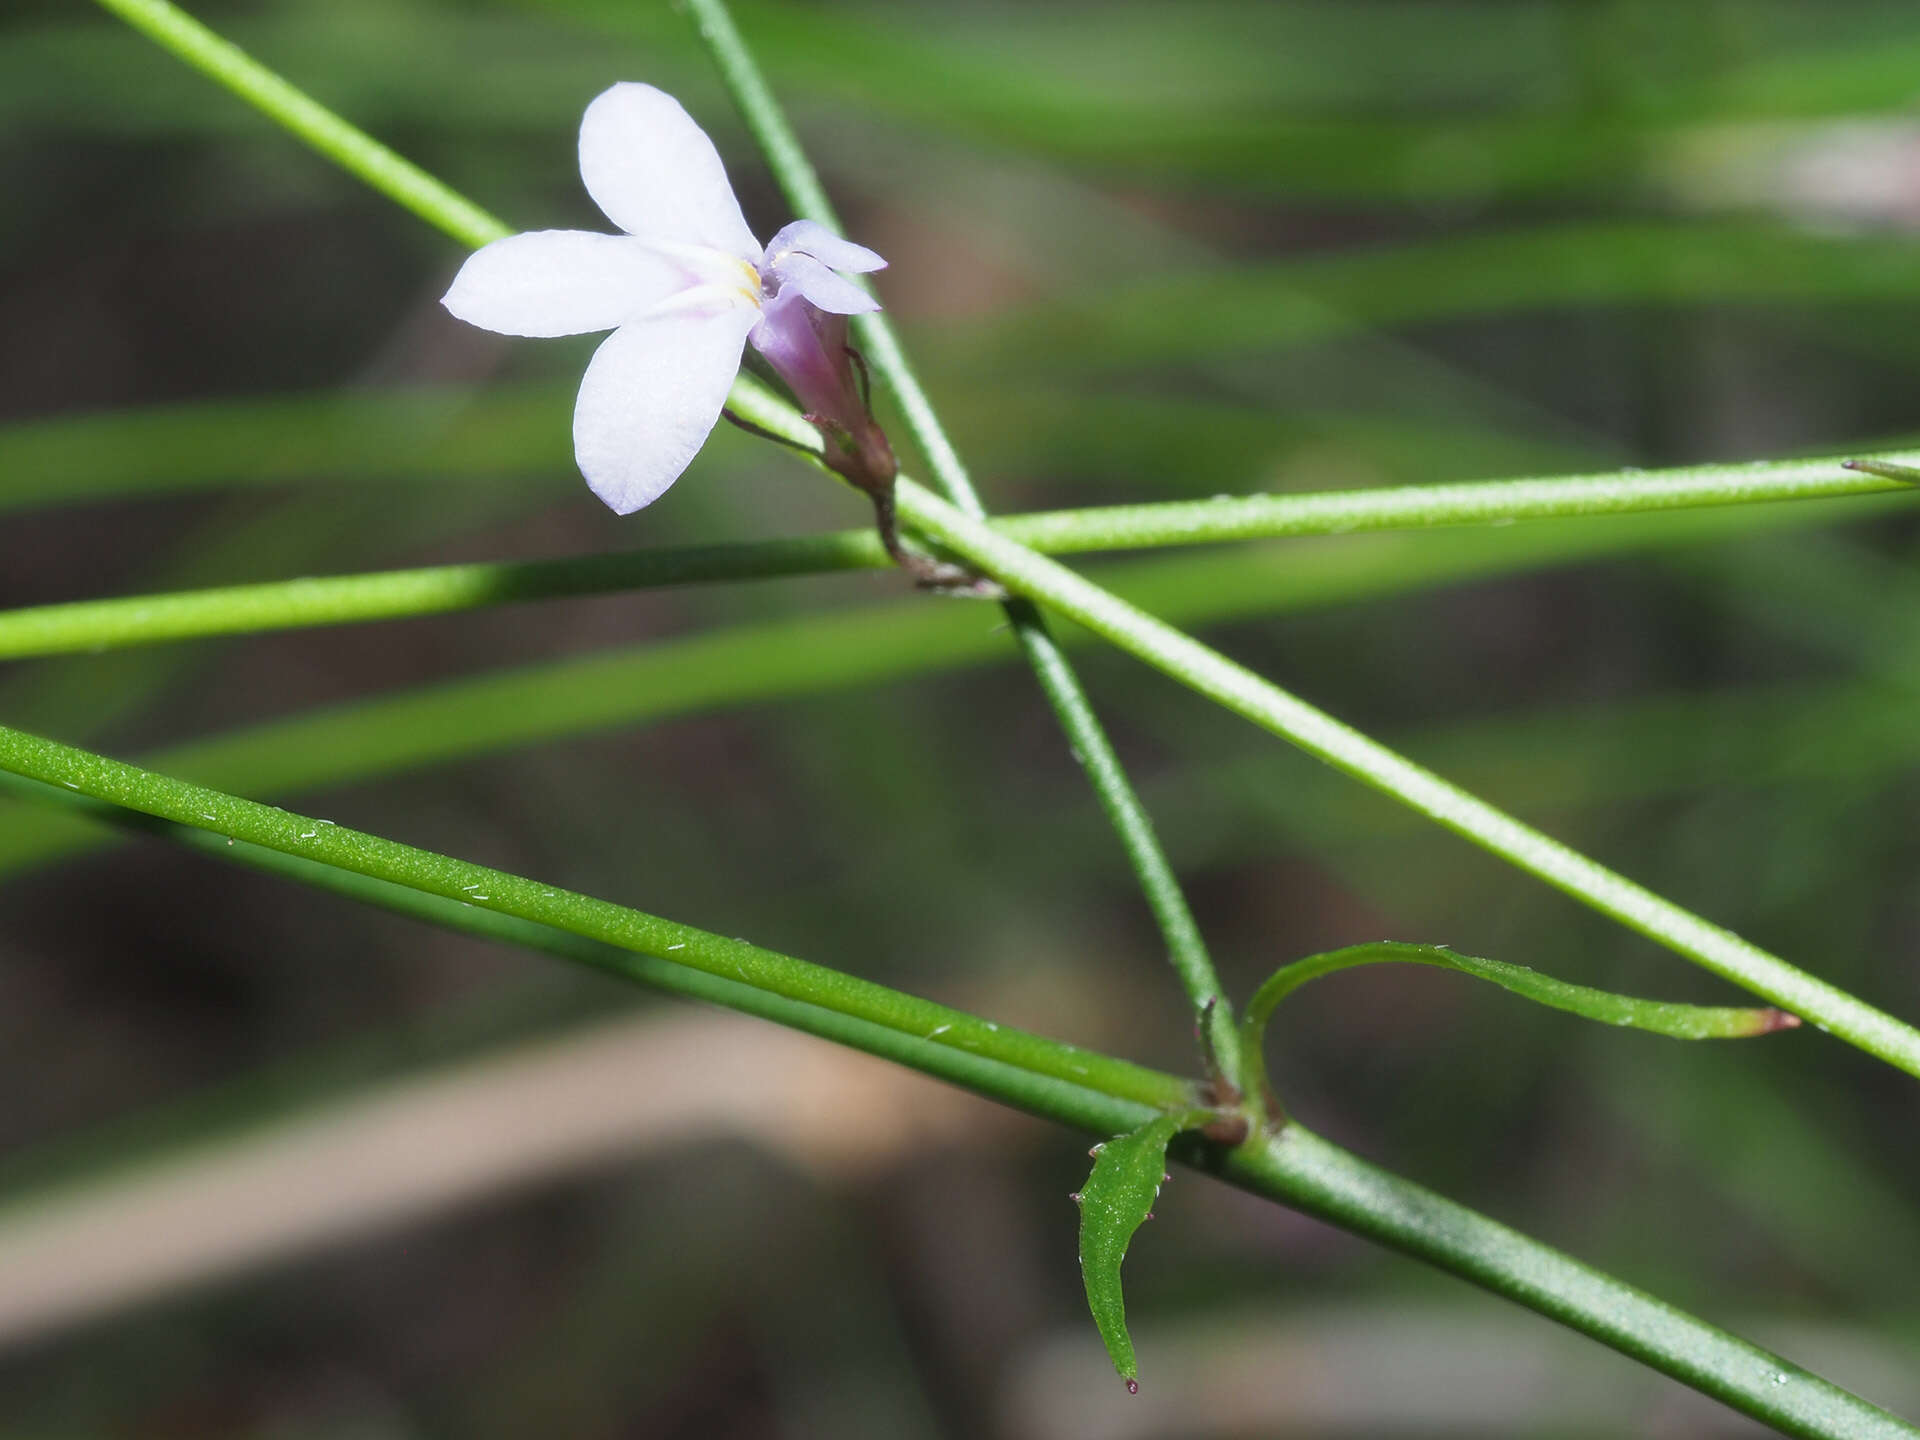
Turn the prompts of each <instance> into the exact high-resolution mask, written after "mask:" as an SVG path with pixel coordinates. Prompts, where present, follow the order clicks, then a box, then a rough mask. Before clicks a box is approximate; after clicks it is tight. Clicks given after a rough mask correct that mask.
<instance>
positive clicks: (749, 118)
mask: <svg viewBox="0 0 1920 1440" xmlns="http://www.w3.org/2000/svg"><path fill="white" fill-rule="evenodd" d="M688 8H689V9H690V10H691V11H692V12H693V16H694V21H695V23H696V24H697V25H698V27H699V30H700V38H701V39H702V40H704V41H705V42H706V46H707V49H708V51H709V53H711V54H712V56H713V58H714V60H715V62H716V63H717V64H718V65H719V67H720V74H721V78H722V79H723V80H724V81H725V82H726V86H727V89H728V91H729V92H730V93H731V94H732V96H733V99H734V103H735V104H736V105H737V106H738V107H739V109H740V113H741V114H742V115H743V116H744V117H745V119H746V122H747V128H748V130H749V131H751V132H752V134H753V137H754V139H755V141H756V142H758V144H759V146H760V150H761V153H762V154H763V155H764V156H765V157H766V161H767V166H768V168H769V169H771V170H772V171H773V175H774V178H775V180H777V181H778V182H779V185H780V188H781V192H782V193H783V194H784V195H785V196H786V198H787V203H788V204H789V205H790V206H792V207H793V211H794V213H795V214H796V215H800V216H803V217H805V218H807V219H810V220H817V221H819V222H820V223H821V224H823V225H826V226H827V227H829V228H830V229H833V230H836V231H837V230H840V229H841V228H842V227H841V224H840V219H839V216H838V215H836V214H835V213H834V209H833V203H832V202H831V201H830V200H829V199H828V198H827V192H826V187H825V186H823V185H822V184H821V183H820V177H819V175H818V174H817V173H816V172H815V171H814V168H813V164H812V162H811V161H810V160H808V159H807V154H806V149H805V147H803V146H802V145H801V144H800V139H799V137H798V136H797V135H795V134H794V132H793V127H792V126H791V125H790V124H788V123H787V117H786V112H785V111H784V110H783V109H782V108H781V106H780V102H779V100H778V99H776V98H775V96H774V94H773V91H772V89H771V88H770V87H769V86H768V84H767V82H766V77H765V76H763V75H762V74H761V73H760V67H759V65H758V63H757V62H756V61H755V60H754V58H753V52H752V51H751V50H750V49H748V47H747V44H746V41H745V40H744V39H742V38H741V35H740V31H739V29H738V28H737V27H736V26H735V25H734V23H733V16H732V15H731V14H730V13H729V11H728V9H727V4H726V0H688ZM852 324H853V328H854V336H855V338H856V339H857V340H858V341H859V342H860V347H861V350H862V353H863V354H864V355H865V358H866V361H867V363H868V365H869V366H871V367H872V370H873V373H874V374H876V375H877V376H879V377H880V380H881V382H882V383H883V384H884V385H885V386H886V387H887V389H888V390H890V391H891V392H892V393H893V397H894V400H895V402H896V403H897V404H898V405H899V406H900V409H901V412H902V413H903V414H904V415H905V416H906V420H907V428H908V429H909V430H911V431H912V432H913V437H914V439H915V440H916V441H917V442H918V443H919V446H920V449H921V451H922V452H923V453H924V454H925V455H926V457H927V463H928V465H929V466H930V467H931V469H932V472H933V478H934V482H935V483H936V484H937V485H938V486H939V487H940V489H941V491H942V492H944V493H945V495H946V497H947V498H948V499H949V500H950V501H952V502H953V503H954V504H955V505H957V506H958V507H959V508H960V509H961V510H963V511H965V512H966V513H967V514H968V515H970V516H972V517H973V518H974V519H976V520H985V519H986V516H987V510H986V506H985V505H984V504H982V503H981V500H980V496H979V493H978V492H977V491H976V490H975V489H974V485H973V479H972V477H971V476H970V475H968V473H967V467H966V465H965V464H964V463H963V462H962V461H961V459H960V452H959V451H958V450H957V449H955V448H954V444H953V441H952V440H951V439H950V438H949V437H948V435H947V431H946V427H945V426H944V425H942V424H941V423H940V417H939V414H938V413H937V412H936V411H935V410H934V407H933V402H932V401H930V400H929V399H928V398H927V393H926V391H925V390H924V389H923V388H922V387H921V385H920V381H919V377H918V376H916V375H915V374H914V371H913V367H912V366H911V365H910V364H909V363H908V361H907V355H906V351H905V349H904V348H903V347H902V346H901V344H900V338H899V336H898V335H897V334H895V332H894V329H893V323H892V321H891V320H890V319H889V318H888V317H887V315H886V314H885V313H884V312H875V313H873V314H869V315H856V316H854V317H853V321H852ZM1006 614H1007V621H1008V623H1009V624H1010V625H1011V626H1012V627H1013V632H1014V635H1015V637H1016V638H1017V639H1018V640H1019V642H1020V648H1021V650H1022V651H1023V652H1024V653H1025V655H1026V657H1027V663H1028V664H1029V665H1030V666H1031V667H1032V668H1033V673H1034V676H1035V678H1036V679H1037V680H1038V681H1039V683H1040V690H1041V693H1042V694H1044V695H1045V696H1046V699H1047V704H1048V705H1049V706H1050V707H1051V708H1052V710H1053V713H1054V716H1055V718H1056V719H1057V720H1058V721H1059V723H1060V728H1061V730H1062V731H1063V732H1065V734H1066V737H1067V743H1068V746H1069V747H1070V748H1071V750H1072V752H1073V755H1074V758H1075V759H1076V760H1078V761H1079V762H1080V765H1081V767H1082V768H1083V769H1084V770H1085V771H1086V774H1087V779H1088V781H1089V782H1090V783H1091V784H1092V786H1093V790H1094V794H1095V795H1096V796H1097V797H1098V799H1099V802H1100V808H1101V809H1102V810H1103V811H1104V812H1105V813H1106V816H1107V819H1108V821H1109V822H1110V823H1111V824H1112V826H1113V828H1114V832H1115V833H1116V834H1117V835H1118V836H1119V838H1120V845H1121V848H1122V849H1123V850H1124V851H1125V852H1126V855H1127V859H1128V862H1129V863H1130V864H1131V865H1132V867H1133V872H1134V878H1135V879H1136V881H1137V882H1138V883H1139V885H1140V889H1141V892H1142V894H1143V895H1144V896H1145V898H1146V901H1147V907H1148V909H1149V910H1151V911H1152V913H1153V918H1154V923H1155V924H1157V925H1158V926H1159V928H1160V936H1161V940H1162V942H1163V943H1164V944H1165V946H1166V949H1167V959H1168V961H1169V963H1170V964H1171V965H1172V966H1173V971H1174V974H1175V975H1176V976H1177V977H1178V978H1179V980H1180V984H1181V987H1182V988H1183V989H1184V990H1185V991H1186V994H1187V999H1188V1002H1189V1003H1190V1004H1191V1005H1192V1007H1193V1012H1194V1017H1195V1021H1196V1023H1197V1024H1198V1025H1199V1026H1200V1027H1201V1028H1202V1030H1203V1034H1204V1038H1205V1042H1206V1043H1205V1050H1206V1054H1207V1058H1208V1063H1209V1065H1210V1066H1216V1067H1217V1068H1218V1070H1219V1071H1220V1073H1222V1074H1223V1075H1225V1076H1226V1077H1228V1079H1230V1080H1231V1081H1232V1082H1233V1084H1234V1085H1235V1086H1236V1087H1237V1088H1239V1089H1241V1090H1243V1091H1244V1090H1249V1089H1250V1087H1249V1086H1248V1085H1247V1084H1246V1083H1245V1077H1244V1074H1243V1066H1242V1063H1241V1057H1240V1050H1239V1035H1238V1031H1237V1030H1236V1028H1235V1026H1234V1023H1233V1006H1232V1004H1231V1003H1230V1002H1229V1001H1228V999H1227V997H1226V991H1225V990H1224V989H1223V987H1222V986H1221V984H1220V977H1219V976H1218V975H1217V974H1216V973H1215V972H1214V968H1213V958H1212V957H1211V956H1210V955H1209V954H1208V953H1207V946H1206V942H1205V940H1203V939H1202V938H1201V935H1200V927H1199V925H1198V924H1196V923H1195V921H1194V918H1193V910H1192V907H1191V906H1189V905H1188V904H1187V897H1186V893H1185V891H1183V890H1182V889H1181V888H1180V881H1179V878H1178V877H1177V876H1176V875H1175V874H1174V872H1173V866H1172V864H1171V863H1170V862H1169V861H1168V860H1167V856H1166V851H1165V850H1164V849H1163V848H1162V847H1161V844H1160V838H1159V836H1158V835H1157V834H1156V833H1155V831H1154V828H1153V821H1152V819H1151V817H1149V816H1148V814H1147V811H1146V807H1145V806H1143V805H1142V804H1141V803H1140V796H1139V793H1138V792H1137V791H1136V790H1135V789H1134V788H1133V782H1132V781H1131V780H1130V779H1129V778H1128V777H1127V772H1126V767H1125V766H1124V765H1122V764H1121V763H1120V757H1119V755H1118V754H1117V753H1116V752H1115V751H1114V748H1113V743H1112V741H1110V740H1109V739H1108V738H1107V733H1106V729H1105V727H1103V726H1102V725H1101V724H1100V719H1099V717H1098V716H1097V715H1096V714H1095V713H1094V709H1093V705H1092V703H1091V702H1090V701H1089V700H1088V699H1087V693H1086V690H1085V689H1084V687H1082V685H1081V684H1080V677H1079V676H1078V675H1077V674H1075V673H1074V669H1073V666H1072V664H1071V662H1069V661H1068V659H1067V657H1066V652H1065V651H1063V650H1062V649H1061V648H1060V643H1059V641H1057V640H1056V639H1055V638H1054V637H1053V635H1052V633H1051V632H1050V631H1049V630H1048V629H1047V623H1046V619H1045V617H1043V616H1042V615H1041V614H1040V612H1039V611H1038V610H1037V609H1035V608H1034V607H1032V606H1031V605H1024V604H1019V603H1009V604H1008V605H1007V606H1006ZM1253 1103H1256V1104H1257V1103H1258V1101H1257V1099H1255V1100H1254V1102H1253Z"/></svg>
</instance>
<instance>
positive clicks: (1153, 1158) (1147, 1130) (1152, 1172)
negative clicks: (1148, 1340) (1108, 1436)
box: [1073, 1110, 1210, 1392]
mask: <svg viewBox="0 0 1920 1440" xmlns="http://www.w3.org/2000/svg"><path fill="white" fill-rule="evenodd" d="M1209 1118H1210V1115H1209V1112H1208V1111H1205V1110H1190V1111H1187V1112H1186V1113H1184V1114H1179V1115H1156V1116H1154V1118H1153V1119H1151V1120H1149V1121H1148V1122H1147V1123H1146V1124H1144V1125H1142V1126H1140V1127H1139V1128H1138V1129H1137V1130H1129V1131H1128V1132H1127V1133H1126V1134H1124V1135H1116V1136H1115V1137H1114V1138H1113V1139H1111V1140H1106V1141H1103V1142H1101V1143H1100V1144H1098V1145H1096V1146H1094V1147H1093V1152H1092V1153H1093V1173H1092V1174H1091V1175H1089V1176H1088V1177H1087V1184H1086V1188H1085V1189H1083V1190H1081V1191H1080V1192H1079V1193H1078V1194H1077V1195H1075V1196H1074V1197H1073V1200H1074V1203H1075V1204H1076V1205H1078V1206H1079V1207H1080V1279H1081V1281H1082V1282H1083V1283H1084V1284H1085V1285H1086V1287H1087V1308H1088V1309H1089V1310H1091V1311H1092V1312H1093V1323H1094V1324H1095V1325H1096V1326H1098V1327H1099V1330H1100V1338H1101V1339H1102V1340H1103V1341H1105V1342H1106V1346H1107V1354H1108V1355H1110V1356H1112V1357H1113V1368H1114V1369H1115V1370H1118V1371H1119V1372H1120V1378H1121V1379H1123V1380H1125V1381H1126V1382H1127V1389H1128V1390H1130V1391H1136V1392H1137V1391H1138V1390H1139V1389H1140V1370H1139V1366H1138V1365H1137V1364H1135V1362H1134V1356H1133V1337H1132V1336H1131V1335H1129V1334H1128V1333H1127V1304H1126V1299H1125V1297H1124V1296H1123V1295H1122V1294H1121V1290H1120V1262H1121V1261H1123V1260H1125V1259H1126V1258H1127V1247H1128V1246H1129V1245H1131V1244H1132V1243H1133V1236H1134V1232H1135V1231H1137V1230H1138V1229H1139V1228H1140V1227H1141V1226H1142V1225H1143V1224H1145V1223H1146V1222H1147V1221H1149V1220H1151V1219H1152V1218H1153V1202H1154V1199H1155V1197H1157V1196H1158V1195H1159V1194H1160V1185H1161V1182H1163V1181H1164V1180H1165V1179H1166V1178H1167V1176H1166V1164H1167V1146H1168V1144H1169V1143H1170V1142H1171V1141H1172V1140H1173V1137H1174V1136H1176V1135H1178V1134H1179V1133H1180V1132H1181V1131H1183V1130H1197V1129H1199V1128H1200V1127H1201V1126H1202V1125H1204V1124H1206V1123H1207V1120H1208V1119H1209Z"/></svg>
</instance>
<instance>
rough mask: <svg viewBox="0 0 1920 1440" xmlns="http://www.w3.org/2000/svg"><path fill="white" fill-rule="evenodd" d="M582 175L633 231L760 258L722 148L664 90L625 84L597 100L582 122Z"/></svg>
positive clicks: (600, 202)
mask: <svg viewBox="0 0 1920 1440" xmlns="http://www.w3.org/2000/svg"><path fill="white" fill-rule="evenodd" d="M580 178H581V179H582V180H584V181H585V182H586V186H587V193H588V194H589V195H591V196H592V197H593V200H594V203H595V204H596V205H598V206H599V207H600V208H601V209H602V210H604V211H605V212H606V214H607V218H608V219H610V220H611V221H613V223H614V224H616V225H618V226H619V227H620V228H621V229H622V230H625V231H626V232H627V233H628V234H630V235H639V236H642V237H647V238H652V239H658V240H670V241H676V242H679V243H681V244H688V245H705V246H709V247H711V248H713V249H716V250H724V251H725V252H727V253H728V254H729V255H736V256H738V257H740V258H741V259H743V260H746V261H748V262H749V263H753V264H757V263H758V262H759V260H760V254H761V251H760V243H759V242H758V241H757V240H755V239H754V238H753V232H752V231H751V230H749V229H748V228H747V222H746V220H745V219H744V218H743V217H742V216H741V214H740V202H739V201H738V200H736V199H735V198H734V194H733V186H732V185H730V184H729V183H728V182H727V171H726V167H725V166H724V165H722V164H721V163H720V153H719V152H718V151H717V150H715V149H714V148H713V141H711V140H709V139H708V138H707V133H706V131H704V130H702V129H701V128H700V127H699V126H698V125H696V124H695V123H694V121H693V117H692V116H690V115H689V114H687V112H686V111H685V110H683V109H682V108H681V107H680V102H679V101H678V100H675V99H674V98H673V97H672V96H671V95H669V94H667V93H666V92H665V91H663V90H656V89H654V87H653V86H651V85H642V84H638V83H636V82H633V81H623V82H622V83H620V84H618V85H615V86H613V87H612V88H611V89H608V90H605V91H602V92H601V94H600V95H598V96H597V97H595V99H594V101H593V103H592V104H591V105H589V106H587V113H586V115H585V117H584V118H583V119H582V120H581V122H580Z"/></svg>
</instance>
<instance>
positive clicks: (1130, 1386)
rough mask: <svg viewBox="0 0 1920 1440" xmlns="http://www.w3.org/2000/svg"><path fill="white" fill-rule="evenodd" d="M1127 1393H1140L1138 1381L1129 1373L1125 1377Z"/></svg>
mask: <svg viewBox="0 0 1920 1440" xmlns="http://www.w3.org/2000/svg"><path fill="white" fill-rule="evenodd" d="M1127 1393H1128V1394H1129V1395H1138V1394H1139V1393H1140V1382H1139V1381H1138V1380H1136V1379H1134V1378H1133V1377H1132V1376H1131V1375H1129V1376H1128V1377H1127Z"/></svg>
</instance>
